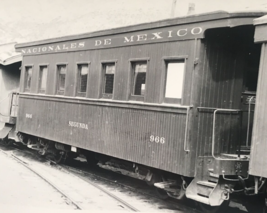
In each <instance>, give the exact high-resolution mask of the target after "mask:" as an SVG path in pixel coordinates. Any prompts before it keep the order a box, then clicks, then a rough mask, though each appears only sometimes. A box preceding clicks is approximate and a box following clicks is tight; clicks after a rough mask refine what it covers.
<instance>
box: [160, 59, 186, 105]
mask: <svg viewBox="0 0 267 213" xmlns="http://www.w3.org/2000/svg"><path fill="white" fill-rule="evenodd" d="M165 65H166V81H165V99H164V102H166V103H181V99H182V94H183V82H184V72H185V60H177V61H165Z"/></svg>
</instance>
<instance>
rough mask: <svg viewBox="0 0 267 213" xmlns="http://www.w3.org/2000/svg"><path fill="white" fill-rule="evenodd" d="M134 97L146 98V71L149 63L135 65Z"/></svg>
mask: <svg viewBox="0 0 267 213" xmlns="http://www.w3.org/2000/svg"><path fill="white" fill-rule="evenodd" d="M132 67H133V72H134V79H133V90H132V94H133V95H139V96H144V94H145V90H146V70H147V63H146V62H136V63H133V66H132Z"/></svg>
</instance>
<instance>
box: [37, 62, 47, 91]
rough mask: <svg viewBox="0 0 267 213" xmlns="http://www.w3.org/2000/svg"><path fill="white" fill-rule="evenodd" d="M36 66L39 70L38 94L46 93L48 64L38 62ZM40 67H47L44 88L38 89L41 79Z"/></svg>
mask: <svg viewBox="0 0 267 213" xmlns="http://www.w3.org/2000/svg"><path fill="white" fill-rule="evenodd" d="M38 67H39V70H38V85H37V89H38V91H37V92H38V93H40V94H46V89H47V82H48V67H49V64H38ZM41 67H46V68H47V72H46V83H45V90H41V89H40V86H41V81H40V73H41ZM42 77H43V76H42Z"/></svg>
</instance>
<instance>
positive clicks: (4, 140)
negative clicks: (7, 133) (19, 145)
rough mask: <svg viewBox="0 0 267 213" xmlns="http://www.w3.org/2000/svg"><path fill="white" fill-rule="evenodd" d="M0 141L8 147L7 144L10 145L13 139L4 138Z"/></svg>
mask: <svg viewBox="0 0 267 213" xmlns="http://www.w3.org/2000/svg"><path fill="white" fill-rule="evenodd" d="M1 143H2V144H3V145H4V146H6V147H8V146H10V145H11V144H12V143H13V141H12V140H11V139H8V138H4V139H3V140H2V141H1Z"/></svg>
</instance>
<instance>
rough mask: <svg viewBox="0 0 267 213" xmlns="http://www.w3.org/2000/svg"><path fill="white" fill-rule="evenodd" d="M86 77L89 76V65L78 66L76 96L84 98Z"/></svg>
mask: <svg viewBox="0 0 267 213" xmlns="http://www.w3.org/2000/svg"><path fill="white" fill-rule="evenodd" d="M88 75H89V65H88V64H78V81H77V96H83V97H85V95H86V89H87V82H88Z"/></svg>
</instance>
